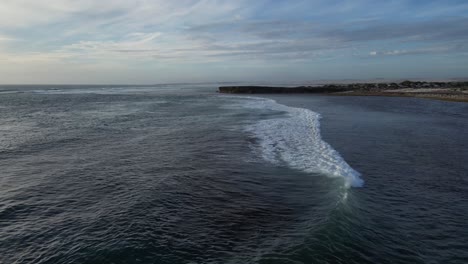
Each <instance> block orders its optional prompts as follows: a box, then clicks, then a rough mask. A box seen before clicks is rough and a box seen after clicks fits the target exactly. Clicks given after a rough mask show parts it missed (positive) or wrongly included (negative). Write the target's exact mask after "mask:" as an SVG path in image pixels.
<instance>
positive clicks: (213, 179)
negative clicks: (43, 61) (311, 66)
mask: <svg viewBox="0 0 468 264" xmlns="http://www.w3.org/2000/svg"><path fill="white" fill-rule="evenodd" d="M274 100H275V101H276V102H275V101H274ZM467 121H468V104H464V103H453V102H441V101H434V100H426V99H416V98H384V97H330V96H288V95H282V96H269V97H268V98H259V97H257V98H254V97H242V96H229V95H222V94H218V93H216V86H214V85H170V86H168V85H160V86H154V87H116V86H110V87H103V86H101V87H92V86H81V87H80V86H9V87H7V86H4V87H1V88H0V263H466V261H467V259H468V242H467V241H468V240H467V239H466V238H467V237H468V187H467V186H468V185H467V182H468V179H467V171H468V162H467V161H468V151H467V145H468V122H467Z"/></svg>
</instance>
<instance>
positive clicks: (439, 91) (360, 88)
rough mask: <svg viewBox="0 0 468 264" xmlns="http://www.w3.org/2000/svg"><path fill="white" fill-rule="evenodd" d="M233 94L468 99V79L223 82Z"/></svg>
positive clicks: (220, 88) (461, 100)
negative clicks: (277, 84) (280, 84)
mask: <svg viewBox="0 0 468 264" xmlns="http://www.w3.org/2000/svg"><path fill="white" fill-rule="evenodd" d="M219 92H220V93H230V94H305V93H307V94H319V95H334V96H388V97H416V98H425V99H434V100H443V101H452V102H465V103H466V102H468V82H411V81H404V82H401V83H352V84H339V85H335V84H327V85H322V86H298V87H275V86H221V87H219Z"/></svg>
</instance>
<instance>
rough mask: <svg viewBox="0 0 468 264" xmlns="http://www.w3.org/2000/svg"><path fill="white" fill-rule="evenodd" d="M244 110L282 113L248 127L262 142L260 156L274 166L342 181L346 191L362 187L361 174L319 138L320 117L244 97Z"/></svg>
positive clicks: (268, 100)
mask: <svg viewBox="0 0 468 264" xmlns="http://www.w3.org/2000/svg"><path fill="white" fill-rule="evenodd" d="M243 99H244V100H242V101H243V102H244V103H243V104H242V105H243V107H247V108H251V109H266V110H272V111H278V112H282V113H283V114H281V115H279V116H278V117H276V118H270V119H265V120H261V121H259V122H257V123H255V124H251V125H248V126H247V127H246V130H247V131H248V132H250V133H252V134H253V135H254V136H255V137H256V138H258V139H259V144H258V145H257V147H258V149H257V150H258V151H259V152H260V153H261V156H262V157H263V158H264V159H265V160H267V161H268V162H271V163H273V164H278V165H280V164H284V163H286V164H287V165H288V166H290V167H292V168H295V169H299V170H302V171H305V172H308V173H323V174H326V175H327V176H331V177H343V178H344V179H345V183H346V186H347V187H350V186H352V187H362V186H363V184H364V181H363V180H362V179H361V178H360V176H361V174H360V173H359V172H357V171H355V170H354V169H353V168H351V167H350V166H349V165H348V163H346V161H345V160H344V159H343V158H342V157H341V156H340V154H339V153H338V152H337V151H336V150H334V149H333V148H332V147H331V146H330V145H329V144H328V143H326V142H325V141H323V140H322V137H321V135H320V122H319V120H320V115H319V114H318V113H315V112H313V111H310V110H308V109H302V108H294V107H288V106H285V105H281V104H278V103H276V102H275V101H274V100H270V99H259V98H254V97H243Z"/></svg>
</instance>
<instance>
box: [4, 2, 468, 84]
mask: <svg viewBox="0 0 468 264" xmlns="http://www.w3.org/2000/svg"><path fill="white" fill-rule="evenodd" d="M467 43H468V1H466V0H385V1H384V0H349V1H344V0H315V1H314V0H307V1H302V0H287V1H286V0H284V1H282V0H275V1H272V0H250V1H244V0H230V1H227V0H226V1H223V0H217V1H216V0H200V1H195V0H177V1H176V0H174V1H168V0H99V1H97V0H1V1H0V83H91V84H92V83H96V84H97V83H141V84H149V83H167V82H217V81H271V82H275V81H278V82H288V81H297V82H301V81H304V82H305V81H313V80H323V79H373V78H388V79H405V78H439V79H440V78H456V77H468V44H467Z"/></svg>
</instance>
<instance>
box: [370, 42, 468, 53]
mask: <svg viewBox="0 0 468 264" xmlns="http://www.w3.org/2000/svg"><path fill="white" fill-rule="evenodd" d="M454 52H457V53H460V52H468V45H466V44H456V45H449V46H434V47H426V48H418V49H408V50H387V51H371V52H369V55H370V56H405V55H428V54H448V53H454Z"/></svg>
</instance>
